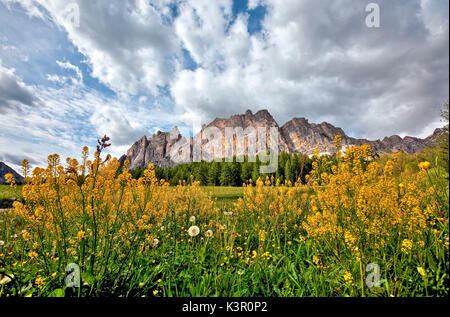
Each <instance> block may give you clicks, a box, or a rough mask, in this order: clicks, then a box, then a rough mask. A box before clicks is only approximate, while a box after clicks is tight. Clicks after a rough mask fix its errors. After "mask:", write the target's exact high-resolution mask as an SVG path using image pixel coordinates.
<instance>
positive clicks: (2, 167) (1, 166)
mask: <svg viewBox="0 0 450 317" xmlns="http://www.w3.org/2000/svg"><path fill="white" fill-rule="evenodd" d="M8 173H11V174H12V175H13V176H14V179H15V181H16V183H23V181H24V179H23V177H22V176H21V175H19V174H18V173H17V172H16V171H15V170H13V169H12V168H11V167H9V166H8V165H6V164H5V163H3V162H0V184H3V183H4V182H5V175H6V174H8Z"/></svg>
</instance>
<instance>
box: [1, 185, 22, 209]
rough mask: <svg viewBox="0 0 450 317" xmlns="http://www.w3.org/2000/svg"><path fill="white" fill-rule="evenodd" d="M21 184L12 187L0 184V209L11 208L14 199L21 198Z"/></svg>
mask: <svg viewBox="0 0 450 317" xmlns="http://www.w3.org/2000/svg"><path fill="white" fill-rule="evenodd" d="M21 192H22V186H17V187H15V188H12V187H11V186H9V185H0V209H2V208H11V207H12V204H13V202H14V201H15V200H20V199H21Z"/></svg>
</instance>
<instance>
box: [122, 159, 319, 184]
mask: <svg viewBox="0 0 450 317" xmlns="http://www.w3.org/2000/svg"><path fill="white" fill-rule="evenodd" d="M252 161H254V162H252ZM265 164H266V163H263V162H261V161H260V159H259V157H258V156H256V159H253V160H250V161H249V157H248V156H244V158H243V159H242V158H241V159H237V158H236V156H234V157H233V160H232V161H231V160H230V162H226V161H225V160H222V161H219V162H217V161H212V162H206V161H201V162H191V163H184V164H178V165H175V166H173V167H167V168H161V167H159V166H155V173H156V177H157V178H159V179H165V180H166V181H168V182H169V183H170V185H172V186H175V185H177V184H179V183H180V182H187V183H189V182H191V181H199V182H200V184H201V185H203V186H207V185H210V186H242V185H243V184H244V183H245V184H249V182H250V181H252V182H255V181H256V180H257V179H258V178H260V177H261V178H263V179H265V178H266V176H269V177H272V176H273V177H274V178H275V179H276V180H279V181H280V183H284V182H285V181H288V182H291V183H294V182H296V181H297V180H299V179H300V180H302V181H305V176H306V175H307V174H308V173H309V172H310V171H311V166H312V160H311V159H310V158H309V156H308V155H305V154H302V153H298V154H289V153H285V152H283V153H281V154H280V155H278V167H277V169H276V171H275V172H274V173H270V174H262V173H260V166H261V165H265ZM146 168H147V167H146V166H143V167H140V168H137V169H134V170H130V173H131V174H132V176H133V177H134V178H139V177H142V176H143V173H144V170H145V169H146Z"/></svg>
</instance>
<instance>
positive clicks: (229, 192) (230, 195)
mask: <svg viewBox="0 0 450 317" xmlns="http://www.w3.org/2000/svg"><path fill="white" fill-rule="evenodd" d="M203 188H204V189H205V191H206V192H208V193H211V194H212V197H213V198H214V199H215V200H216V205H217V207H219V208H223V209H227V208H232V207H233V204H234V203H235V202H237V200H238V198H242V197H243V195H244V188H243V187H219V186H206V187H203Z"/></svg>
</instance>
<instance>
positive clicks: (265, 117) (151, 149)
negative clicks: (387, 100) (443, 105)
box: [120, 110, 442, 168]
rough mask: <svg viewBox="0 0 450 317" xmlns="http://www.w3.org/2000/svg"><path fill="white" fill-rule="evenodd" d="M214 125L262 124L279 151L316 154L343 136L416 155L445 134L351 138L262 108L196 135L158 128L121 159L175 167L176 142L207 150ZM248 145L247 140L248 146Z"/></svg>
mask: <svg viewBox="0 0 450 317" xmlns="http://www.w3.org/2000/svg"><path fill="white" fill-rule="evenodd" d="M211 127H216V128H218V129H220V131H221V132H222V133H223V134H224V135H225V133H224V132H225V128H226V127H233V128H236V127H241V128H242V129H244V130H245V129H246V128H249V127H253V128H255V129H257V128H258V127H265V128H270V127H273V128H275V129H276V130H277V131H278V149H279V152H283V151H284V152H288V153H299V152H302V153H304V154H312V153H313V150H314V149H318V150H319V151H320V152H321V153H330V154H331V153H333V152H334V137H335V136H336V135H340V136H341V138H342V146H343V149H344V150H345V149H347V148H349V147H351V146H353V145H362V144H365V143H367V144H369V145H370V146H371V147H372V149H373V150H374V151H375V152H377V153H380V154H381V153H391V152H398V151H404V152H406V153H408V154H413V153H417V152H419V151H421V150H422V149H424V148H425V147H427V146H430V145H432V144H433V142H434V140H435V138H436V137H437V136H438V135H440V134H441V133H442V130H441V129H436V130H435V131H434V133H433V135H431V136H429V137H427V138H425V139H420V138H415V137H410V136H406V137H404V138H401V137H400V136H398V135H393V136H390V137H385V138H384V139H383V140H375V141H370V140H366V139H356V138H352V137H349V136H347V135H346V134H345V132H344V131H343V130H342V129H341V128H337V127H335V126H333V125H332V124H330V123H328V122H322V123H320V124H315V123H309V122H308V119H306V118H294V119H292V120H290V121H288V122H286V123H285V124H284V125H283V126H282V127H280V126H279V125H278V123H277V122H276V121H275V119H274V118H273V117H272V115H271V114H270V113H269V112H268V111H267V110H260V111H258V112H256V113H255V114H253V113H252V112H251V111H250V110H247V111H246V112H245V113H244V114H238V115H233V116H231V117H230V118H228V119H225V118H216V119H215V120H214V121H212V122H211V123H210V124H208V125H204V126H203V127H202V130H201V132H199V133H198V134H197V135H195V136H194V138H189V139H186V138H184V137H183V136H181V134H180V132H179V131H178V128H177V127H174V128H173V129H172V131H171V132H169V133H167V132H161V131H158V132H157V133H156V134H154V135H153V136H152V137H151V138H149V139H147V137H145V136H144V137H142V138H141V139H140V140H139V141H137V142H135V143H134V144H133V145H132V146H131V148H130V149H129V150H128V151H127V153H126V155H123V156H122V157H121V158H120V161H121V162H122V163H123V162H124V161H125V160H128V161H129V162H130V167H131V168H137V167H141V166H146V165H148V164H150V163H154V164H156V165H159V166H162V167H167V166H173V165H175V162H174V160H173V158H172V157H171V150H172V147H173V146H174V144H175V143H177V142H178V141H182V142H184V143H185V144H186V145H187V146H188V147H190V149H191V150H192V149H193V146H194V144H196V141H197V142H199V143H197V144H201V148H202V149H203V148H204V146H205V144H206V143H208V140H205V139H203V140H201V136H202V135H203V136H204V135H205V133H204V132H205V131H206V129H208V128H211ZM269 139H270V137H269V132H267V136H266V144H267V145H269V143H270V141H269ZM223 142H224V139H223ZM247 145H248V144H247V143H246V144H245V147H246V146H247ZM233 146H234V147H236V148H237V147H238V145H237V144H236V140H235V139H233ZM222 156H227V155H222ZM192 158H193V157H192V154H191V157H190V159H191V160H192Z"/></svg>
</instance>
